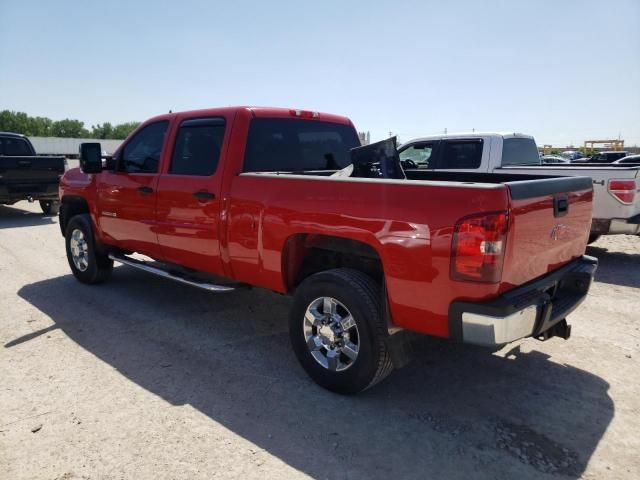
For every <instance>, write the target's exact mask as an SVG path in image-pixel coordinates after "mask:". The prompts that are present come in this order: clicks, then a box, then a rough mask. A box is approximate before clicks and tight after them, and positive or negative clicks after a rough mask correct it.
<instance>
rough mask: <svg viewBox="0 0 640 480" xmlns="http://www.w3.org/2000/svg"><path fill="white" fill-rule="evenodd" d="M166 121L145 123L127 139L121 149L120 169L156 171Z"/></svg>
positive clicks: (140, 171)
mask: <svg viewBox="0 0 640 480" xmlns="http://www.w3.org/2000/svg"><path fill="white" fill-rule="evenodd" d="M168 126H169V122H168V121H166V120H165V121H162V122H156V123H152V124H150V125H147V126H146V127H144V128H143V129H142V130H140V131H139V132H138V133H136V134H135V136H134V137H133V138H132V139H131V140H129V142H128V143H127V144H126V145H125V146H124V149H123V150H122V156H121V160H120V168H119V170H120V171H123V172H128V173H157V172H158V167H159V165H160V154H161V152H162V145H163V144H164V137H165V134H166V133H167V127H168Z"/></svg>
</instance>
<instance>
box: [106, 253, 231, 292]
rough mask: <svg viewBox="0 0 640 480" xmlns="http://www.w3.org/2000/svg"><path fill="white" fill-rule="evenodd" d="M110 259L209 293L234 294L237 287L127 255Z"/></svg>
mask: <svg viewBox="0 0 640 480" xmlns="http://www.w3.org/2000/svg"><path fill="white" fill-rule="evenodd" d="M109 258H110V259H111V260H113V261H115V262H120V263H123V264H125V265H129V266H130V267H133V268H137V269H138V270H142V271H144V272H147V273H152V274H154V275H157V276H159V277H164V278H168V279H170V280H174V281H176V282H179V283H184V284H185V285H191V286H192V287H197V288H201V289H203V290H207V291H208V292H215V293H223V292H232V291H234V290H235V289H236V288H237V286H229V285H216V284H213V283H207V282H203V281H200V280H196V279H190V278H187V276H186V275H182V274H180V273H177V272H175V273H172V272H168V271H166V270H163V269H161V268H158V267H156V266H153V265H150V264H149V262H144V261H142V260H136V259H135V258H130V257H127V256H125V255H115V254H113V253H110V254H109Z"/></svg>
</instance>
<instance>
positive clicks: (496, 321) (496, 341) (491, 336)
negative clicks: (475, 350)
mask: <svg viewBox="0 0 640 480" xmlns="http://www.w3.org/2000/svg"><path fill="white" fill-rule="evenodd" d="M538 310H539V308H538V306H537V305H530V306H528V307H526V308H525V309H523V310H519V311H517V312H515V313H512V314H511V315H507V316H506V317H491V316H489V315H481V314H479V313H469V312H464V313H463V314H462V341H463V342H465V343H473V344H475V345H484V346H494V345H502V344H505V343H510V342H513V341H515V340H519V339H521V338H524V337H529V336H531V335H532V334H533V330H534V328H535V326H536V320H537V319H538Z"/></svg>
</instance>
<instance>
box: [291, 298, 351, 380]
mask: <svg viewBox="0 0 640 480" xmlns="http://www.w3.org/2000/svg"><path fill="white" fill-rule="evenodd" d="M303 322H304V324H303V331H304V338H305V341H306V343H307V348H308V349H309V352H310V353H311V355H312V356H313V358H314V359H315V361H316V362H318V363H319V364H320V365H322V366H323V367H324V368H326V369H327V370H330V371H333V372H341V371H344V370H346V369H347V368H349V367H350V366H351V365H353V363H354V362H355V361H356V358H358V351H359V350H360V336H359V334H358V327H357V326H356V322H355V320H354V319H353V317H352V316H351V313H350V312H349V310H348V309H347V307H345V306H344V305H343V304H342V303H340V302H339V301H338V300H336V299H335V298H332V297H320V298H316V299H315V300H314V301H313V302H311V303H310V304H309V306H308V307H307V310H306V312H305V314H304V320H303Z"/></svg>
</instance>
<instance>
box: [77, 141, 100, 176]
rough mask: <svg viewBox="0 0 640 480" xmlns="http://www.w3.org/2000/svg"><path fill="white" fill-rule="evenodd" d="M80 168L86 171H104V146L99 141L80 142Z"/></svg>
mask: <svg viewBox="0 0 640 480" xmlns="http://www.w3.org/2000/svg"><path fill="white" fill-rule="evenodd" d="M80 170H82V171H83V172H84V173H100V172H101V171H102V147H101V146H100V144H99V143H94V142H92V143H81V144H80Z"/></svg>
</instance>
